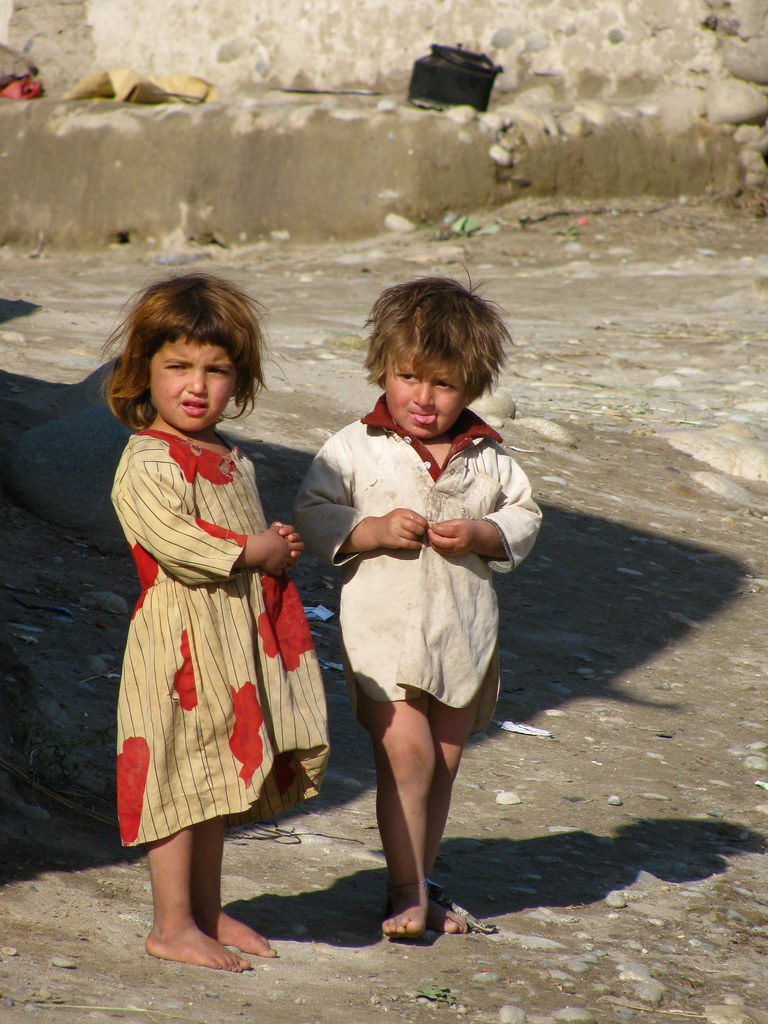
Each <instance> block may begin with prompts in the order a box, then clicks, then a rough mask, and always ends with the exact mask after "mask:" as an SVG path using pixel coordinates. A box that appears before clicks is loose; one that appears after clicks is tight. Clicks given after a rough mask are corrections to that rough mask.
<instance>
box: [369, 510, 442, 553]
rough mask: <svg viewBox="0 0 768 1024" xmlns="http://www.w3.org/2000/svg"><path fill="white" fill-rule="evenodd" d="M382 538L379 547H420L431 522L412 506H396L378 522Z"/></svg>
mask: <svg viewBox="0 0 768 1024" xmlns="http://www.w3.org/2000/svg"><path fill="white" fill-rule="evenodd" d="M377 528H378V532H379V536H380V538H381V540H380V543H379V547H382V548H410V549H418V548H420V547H421V545H422V538H423V537H424V536H425V535H426V533H427V530H428V529H429V523H428V522H427V520H426V519H425V518H424V516H420V515H419V513H418V512H414V511H413V509H410V508H395V509H392V511H391V512H388V513H387V514H386V515H385V516H381V517H380V518H379V520H378V523H377Z"/></svg>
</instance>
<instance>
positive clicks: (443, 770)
mask: <svg viewBox="0 0 768 1024" xmlns="http://www.w3.org/2000/svg"><path fill="white" fill-rule="evenodd" d="M479 699H480V698H479V695H478V696H477V697H476V698H475V699H474V700H473V701H472V702H471V703H470V704H468V705H467V707H465V708H451V707H448V705H446V704H441V703H440V701H438V700H435V699H434V698H432V697H430V698H429V709H428V712H427V714H428V718H429V725H430V730H431V733H432V742H433V746H434V751H435V770H434V774H433V776H432V785H431V786H430V789H429V795H428V798H427V830H426V838H425V849H424V870H425V873H426V876H427V877H429V875H430V874H431V872H432V868H433V867H434V864H435V859H436V857H437V852H438V850H439V848H440V843H441V841H442V838H443V833H444V831H445V825H446V822H447V821H448V811H449V809H450V806H451V793H452V791H453V783H454V780H455V778H456V774H457V772H458V770H459V764H460V763H461V755H462V753H463V751H464V745H465V743H466V742H467V738H468V737H469V734H470V730H471V729H472V725H473V723H474V721H475V716H476V712H477V703H478V701H479ZM427 927H429V928H432V929H433V930H434V931H442V932H448V933H450V934H454V935H455V934H457V933H461V934H463V933H464V932H466V931H467V922H466V920H465V918H463V917H461V916H460V915H458V914H455V913H453V911H451V910H446V908H445V907H441V906H440V905H439V904H437V903H435V902H434V901H433V900H430V901H429V911H428V914H427Z"/></svg>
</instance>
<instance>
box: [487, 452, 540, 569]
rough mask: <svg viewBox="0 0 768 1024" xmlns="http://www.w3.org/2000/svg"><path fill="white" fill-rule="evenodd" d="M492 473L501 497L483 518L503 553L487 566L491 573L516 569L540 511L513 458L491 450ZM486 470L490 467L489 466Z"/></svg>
mask: <svg viewBox="0 0 768 1024" xmlns="http://www.w3.org/2000/svg"><path fill="white" fill-rule="evenodd" d="M495 461H496V465H495V473H494V475H496V476H498V480H499V483H500V484H501V494H500V495H499V499H498V502H497V505H496V508H495V510H494V511H493V512H490V513H489V514H488V515H487V516H484V517H483V518H484V519H486V520H487V521H488V522H489V523H492V524H493V525H494V526H495V527H496V529H497V530H498V532H499V536H500V538H501V541H502V543H503V545H504V550H505V551H506V553H507V557H506V559H498V560H497V559H492V560H491V561H489V563H488V565H489V567H490V568H491V569H493V570H494V571H495V572H511V571H512V570H513V569H516V568H517V566H518V565H520V563H521V562H522V561H523V559H524V558H525V557H526V556H527V555H528V553H529V552H530V550H531V548H532V547H533V545H534V543H535V541H536V537H537V536H538V533H539V528H540V526H541V509H540V508H539V506H538V505H537V504H536V502H535V501H534V500H533V493H532V491H531V484H530V481H529V480H528V477H527V476H526V475H525V473H524V472H523V470H522V469H521V468H520V467H519V466H518V464H517V463H516V462H515V461H514V459H511V458H509V456H508V455H506V454H505V453H504V452H502V451H498V450H496V451H495ZM489 468H490V467H489Z"/></svg>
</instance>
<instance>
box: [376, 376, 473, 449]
mask: <svg viewBox="0 0 768 1024" xmlns="http://www.w3.org/2000/svg"><path fill="white" fill-rule="evenodd" d="M384 392H385V395H386V398H387V406H388V408H389V411H390V414H391V415H392V419H393V420H394V421H395V423H396V424H397V425H398V427H400V428H401V430H404V431H405V432H406V433H407V434H410V435H412V436H413V437H417V438H418V439H419V440H420V441H423V442H425V443H429V442H442V441H449V440H450V439H451V438H450V431H451V428H452V427H453V425H454V423H455V422H456V420H457V419H458V418H459V415H460V413H461V411H462V409H463V408H464V406H465V405H466V404H467V402H466V397H467V396H466V389H465V387H464V381H463V380H462V378H461V376H460V375H459V374H458V373H457V372H456V371H455V370H453V369H452V368H451V367H450V366H444V367H437V368H435V369H423V370H419V371H418V372H417V371H415V370H414V369H413V367H412V366H411V365H410V363H406V364H404V365H403V366H401V367H399V368H398V369H396V370H390V371H389V372H388V373H387V375H386V377H385V379H384Z"/></svg>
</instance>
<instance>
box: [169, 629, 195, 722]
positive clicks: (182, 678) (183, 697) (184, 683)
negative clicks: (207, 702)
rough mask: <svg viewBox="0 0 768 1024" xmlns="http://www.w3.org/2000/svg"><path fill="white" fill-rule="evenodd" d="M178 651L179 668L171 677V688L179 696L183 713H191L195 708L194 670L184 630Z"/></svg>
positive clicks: (187, 638)
mask: <svg viewBox="0 0 768 1024" xmlns="http://www.w3.org/2000/svg"><path fill="white" fill-rule="evenodd" d="M179 649H180V651H181V658H182V662H181V668H179V669H177V670H176V673H175V675H174V677H173V688H174V690H175V691H176V693H178V695H179V704H181V706H182V708H183V709H184V711H191V710H192V709H193V708H196V707H197V687H196V686H195V669H194V666H193V665H192V658H191V656H190V651H189V637H188V636H187V631H186V629H184V630H182V633H181V644H180V645H179Z"/></svg>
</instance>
